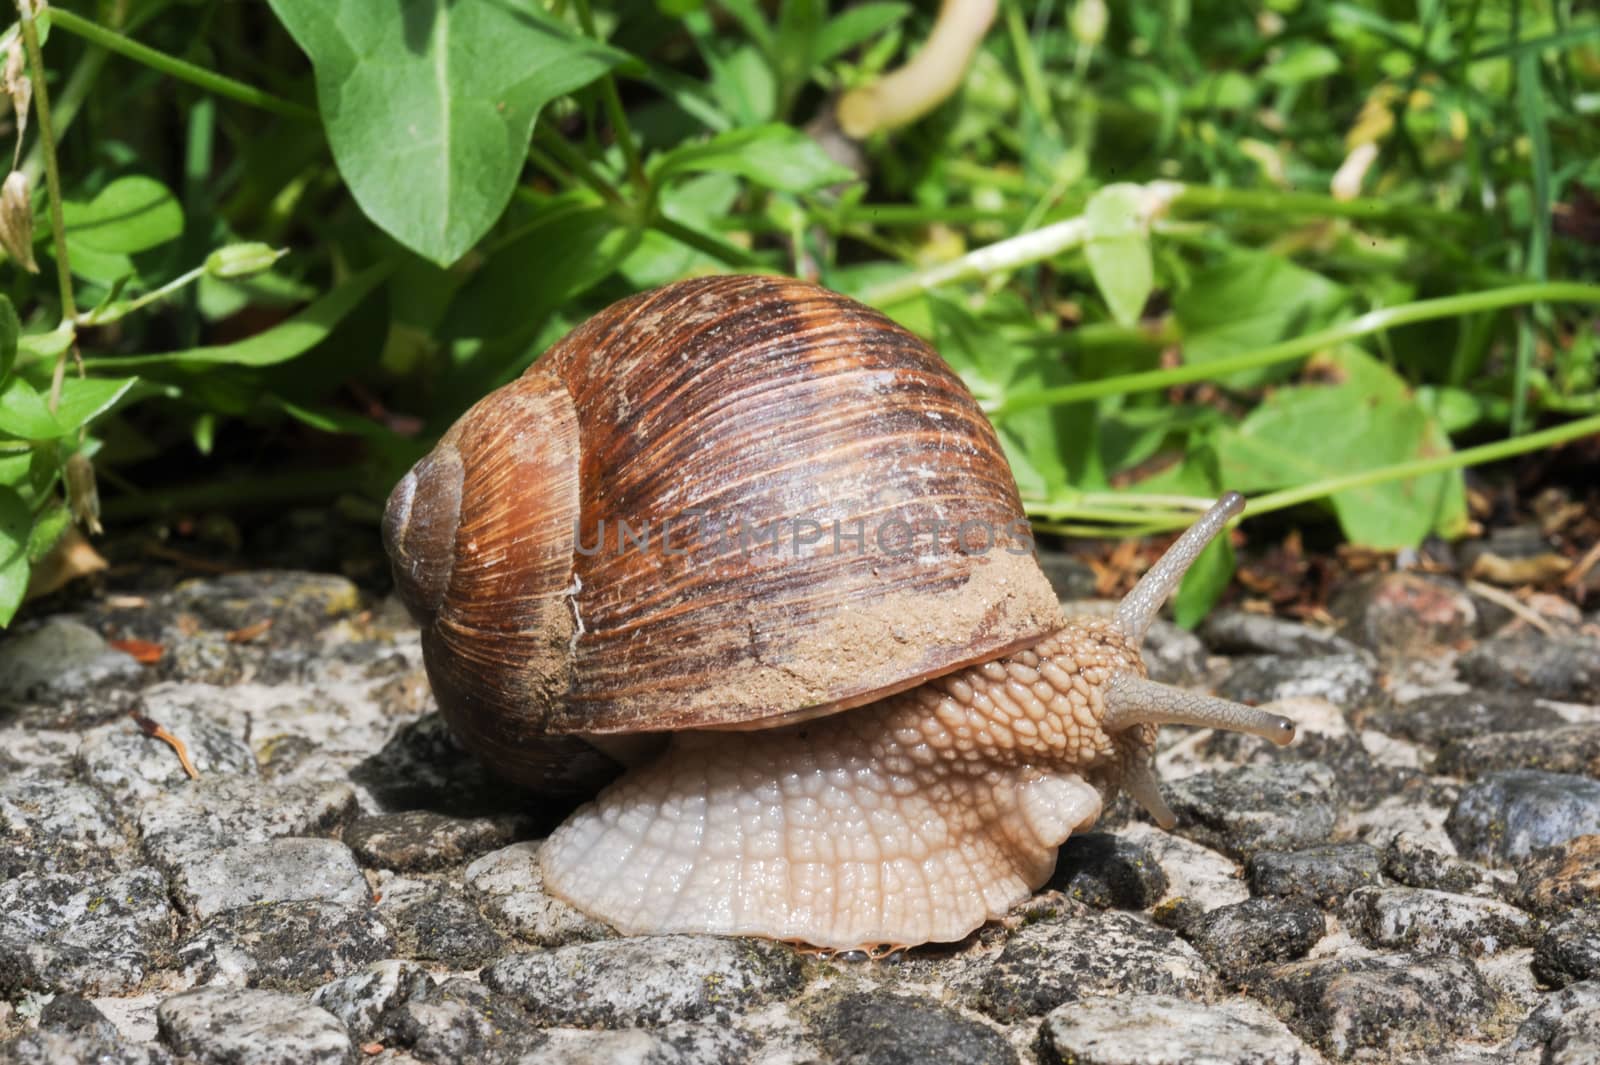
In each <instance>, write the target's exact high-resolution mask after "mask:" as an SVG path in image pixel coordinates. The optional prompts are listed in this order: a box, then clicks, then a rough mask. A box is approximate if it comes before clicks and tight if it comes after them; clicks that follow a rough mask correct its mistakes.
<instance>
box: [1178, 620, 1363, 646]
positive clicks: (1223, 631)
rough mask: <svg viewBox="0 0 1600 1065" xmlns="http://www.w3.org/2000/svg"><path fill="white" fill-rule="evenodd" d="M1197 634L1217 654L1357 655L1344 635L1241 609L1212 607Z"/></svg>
mask: <svg viewBox="0 0 1600 1065" xmlns="http://www.w3.org/2000/svg"><path fill="white" fill-rule="evenodd" d="M1200 638H1201V639H1202V640H1204V641H1205V642H1206V645H1207V646H1209V647H1210V648H1211V649H1212V650H1213V651H1216V652H1218V653H1220V654H1230V655H1237V654H1268V655H1287V656H1292V657H1300V658H1320V657H1326V656H1329V655H1359V654H1360V653H1361V649H1360V648H1359V647H1357V646H1356V645H1355V644H1353V643H1351V642H1350V641H1349V640H1347V639H1345V638H1344V637H1343V636H1340V635H1338V634H1337V633H1334V632H1330V631H1328V630H1327V629H1319V628H1315V627H1314V626H1311V625H1305V624H1302V623H1300V622H1298V621H1290V620H1289V619H1288V618H1280V617H1273V616H1271V615H1268V614H1251V613H1248V612H1246V611H1243V610H1213V611H1212V612H1211V613H1210V614H1208V615H1207V616H1206V620H1205V621H1204V622H1203V623H1202V624H1201V625H1200Z"/></svg>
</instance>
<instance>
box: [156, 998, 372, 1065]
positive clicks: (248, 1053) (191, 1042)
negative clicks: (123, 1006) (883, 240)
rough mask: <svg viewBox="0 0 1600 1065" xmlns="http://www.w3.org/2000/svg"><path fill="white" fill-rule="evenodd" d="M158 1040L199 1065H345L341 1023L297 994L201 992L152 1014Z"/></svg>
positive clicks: (348, 1054) (350, 1052)
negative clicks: (157, 1031) (159, 1038)
mask: <svg viewBox="0 0 1600 1065" xmlns="http://www.w3.org/2000/svg"><path fill="white" fill-rule="evenodd" d="M156 1023H157V1025H158V1028H159V1031H160V1036H161V1041H162V1042H164V1043H166V1044H167V1046H169V1047H171V1048H172V1050H173V1051H174V1052H176V1053H178V1054H182V1055H186V1056H187V1057H189V1058H192V1059H194V1060H195V1061H196V1062H200V1063H202V1065H324V1063H326V1065H348V1062H349V1061H351V1060H352V1058H353V1056H354V1049H355V1048H354V1047H353V1046H352V1045H351V1042H350V1033H349V1032H347V1031H346V1030H345V1027H344V1023H343V1022H342V1021H340V1020H339V1018H337V1017H335V1016H334V1015H333V1014H331V1013H329V1012H328V1011H327V1010H324V1009H319V1008H317V1007H316V1006H312V1005H309V1004H308V1003H307V1002H306V1001H305V1000H304V999H303V998H300V997H299V996H296V995H284V994H279V993H277V992H274V991H256V990H244V989H220V988H202V989H200V990H198V991H186V992H184V993H182V994H179V995H173V996H172V997H171V998H169V999H167V1000H166V1001H165V1002H163V1003H161V1006H160V1008H159V1009H157V1010H156Z"/></svg>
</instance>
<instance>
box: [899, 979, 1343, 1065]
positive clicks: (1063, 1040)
mask: <svg viewBox="0 0 1600 1065" xmlns="http://www.w3.org/2000/svg"><path fill="white" fill-rule="evenodd" d="M1039 1041H1040V1045H1041V1049H1042V1050H1043V1055H1042V1057H1043V1059H1044V1061H1046V1062H1047V1063H1049V1065H1312V1063H1313V1062H1315V1061H1317V1060H1318V1059H1317V1054H1316V1051H1314V1050H1312V1049H1311V1048H1310V1047H1308V1046H1306V1044H1305V1043H1303V1042H1301V1041H1300V1039H1299V1038H1297V1037H1296V1036H1295V1034H1294V1033H1293V1032H1291V1031H1289V1029H1288V1028H1287V1027H1285V1026H1284V1024H1283V1022H1282V1021H1280V1020H1278V1018H1276V1017H1274V1016H1273V1015H1272V1014H1271V1013H1270V1012H1269V1011H1268V1010H1266V1009H1265V1008H1263V1007H1262V1006H1259V1005H1257V1004H1256V1003H1254V1002H1250V1001H1248V1000H1235V1001H1228V1002H1219V1003H1216V1004H1215V1005H1202V1004H1200V1003H1197V1002H1188V1001H1185V1000H1184V999H1181V998H1174V997H1172V996H1170V995H1126V996H1121V997H1118V998H1086V999H1083V1000H1081V1001H1078V1002H1069V1003H1067V1004H1066V1005H1064V1006H1058V1007H1057V1008H1056V1009H1054V1010H1052V1011H1051V1012H1050V1014H1049V1015H1048V1016H1047V1017H1045V1019H1044V1025H1043V1027H1042V1028H1041V1029H1040V1032H1039ZM925 1060H931V1059H925Z"/></svg>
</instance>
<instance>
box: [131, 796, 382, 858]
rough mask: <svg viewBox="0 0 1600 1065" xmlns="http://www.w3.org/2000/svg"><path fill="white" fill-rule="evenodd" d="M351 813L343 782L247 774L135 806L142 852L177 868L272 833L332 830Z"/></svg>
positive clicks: (262, 839) (324, 832)
mask: <svg viewBox="0 0 1600 1065" xmlns="http://www.w3.org/2000/svg"><path fill="white" fill-rule="evenodd" d="M355 812H356V795H355V789H353V788H352V787H351V786H350V785H349V784H346V783H339V782H332V781H310V782H306V783H299V784H271V783H268V782H266V781H262V780H258V779H255V778H253V777H202V778H201V779H200V780H197V781H194V782H193V783H192V784H190V785H189V786H187V787H185V788H182V789H180V790H177V791H174V792H171V793H167V794H162V795H160V796H157V797H156V798H154V799H151V800H149V801H147V802H146V803H144V804H143V806H142V807H141V808H140V809H139V814H138V820H139V835H140V836H141V837H142V839H143V843H144V851H145V854H146V855H147V856H148V857H149V858H150V860H151V861H152V862H154V863H155V864H156V865H158V866H161V867H162V868H166V869H171V870H174V871H176V870H178V869H180V868H181V867H182V866H184V865H187V864H188V863H190V862H193V861H197V860H200V859H203V858H205V857H207V856H209V855H212V854H215V853H216V852H218V851H220V850H223V849H225V848H228V847H234V846H238V845H241V844H245V843H265V842H266V841H267V840H270V839H274V838H276V837H278V836H320V835H331V834H333V833H336V832H337V831H338V830H339V828H340V827H341V826H342V825H344V824H345V823H346V822H348V821H349V820H350V819H351V818H352V817H353V816H355Z"/></svg>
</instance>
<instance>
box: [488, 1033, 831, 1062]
mask: <svg viewBox="0 0 1600 1065" xmlns="http://www.w3.org/2000/svg"><path fill="white" fill-rule="evenodd" d="M543 1035H544V1040H545V1041H544V1042H543V1043H541V1044H540V1045H539V1046H538V1047H537V1048H536V1049H534V1050H531V1051H528V1052H527V1053H525V1054H521V1055H518V1056H517V1058H516V1059H515V1061H516V1065H725V1063H729V1062H744V1061H749V1060H751V1053H752V1050H753V1044H754V1040H753V1039H752V1038H751V1037H750V1036H749V1035H748V1034H746V1033H744V1032H739V1031H736V1030H734V1029H732V1028H723V1027H717V1026H713V1025H708V1024H669V1025H667V1026H666V1027H665V1028H654V1029H650V1030H646V1029H643V1028H624V1029H621V1030H619V1031H614V1032H589V1031H583V1030H581V1029H575V1028H552V1029H550V1030H548V1031H546V1032H544V1033H543ZM841 1060H846V1059H841Z"/></svg>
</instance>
